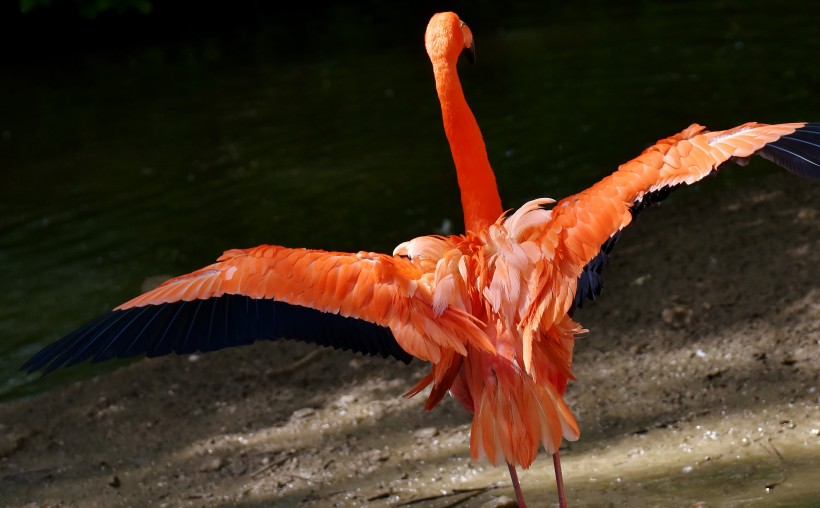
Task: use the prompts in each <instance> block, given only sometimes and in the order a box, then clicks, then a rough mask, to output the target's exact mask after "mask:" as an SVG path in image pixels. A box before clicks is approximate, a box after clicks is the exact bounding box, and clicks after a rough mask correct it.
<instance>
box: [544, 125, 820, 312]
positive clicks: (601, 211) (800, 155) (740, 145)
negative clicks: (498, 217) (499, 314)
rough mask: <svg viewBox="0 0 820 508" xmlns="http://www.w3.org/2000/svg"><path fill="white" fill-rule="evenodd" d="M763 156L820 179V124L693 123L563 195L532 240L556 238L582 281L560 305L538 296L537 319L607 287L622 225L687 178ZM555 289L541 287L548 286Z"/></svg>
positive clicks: (570, 270)
mask: <svg viewBox="0 0 820 508" xmlns="http://www.w3.org/2000/svg"><path fill="white" fill-rule="evenodd" d="M752 155H760V156H762V157H763V158H766V159H768V160H770V161H772V162H774V163H775V164H778V165H780V166H782V167H783V168H785V169H787V170H788V171H790V172H792V173H795V174H797V175H799V176H803V177H806V178H812V179H820V123H790V124H777V125H766V124H758V123H748V124H744V125H741V126H739V127H736V128H734V129H729V130H726V131H719V132H708V131H706V130H705V129H704V128H703V127H702V126H700V125H697V124H695V125H692V126H690V127H689V128H687V129H686V130H684V131H683V132H681V133H679V134H676V135H674V136H671V137H669V138H666V139H662V140H660V141H658V143H657V144H655V145H654V146H651V147H649V148H648V149H646V150H644V152H643V153H642V154H641V155H640V156H638V157H637V158H635V159H633V160H631V161H629V162H627V163H626V164H623V165H622V166H620V168H619V169H618V171H616V172H615V173H613V174H612V175H610V176H608V177H606V178H604V179H603V180H601V181H600V182H598V183H596V184H595V185H593V186H592V187H590V188H589V189H587V190H585V191H582V192H580V193H578V194H575V195H573V196H569V197H567V198H565V199H563V200H561V201H559V202H558V203H557V204H556V205H555V206H554V207H553V209H552V221H551V222H550V223H549V224H548V225H546V226H545V228H543V229H541V230H537V231H533V233H532V235H533V236H534V237H540V239H539V238H533V239H536V240H545V241H548V242H549V243H552V244H556V247H555V249H556V252H558V253H559V257H560V260H561V263H563V265H562V267H561V270H562V272H563V273H564V274H565V275H567V276H568V277H570V278H572V280H573V281H576V287H575V288H574V291H573V292H574V298H573V299H572V300H570V302H569V305H568V306H565V305H564V304H563V303H562V304H560V305H553V304H550V303H549V298H547V295H546V294H542V295H540V296H536V295H533V296H534V298H533V301H534V302H537V303H536V305H534V306H533V307H532V308H531V309H530V311H531V312H530V318H531V319H541V316H542V315H543V314H544V312H546V313H547V314H551V315H552V316H551V317H548V319H556V318H557V317H558V316H560V315H561V314H562V313H563V312H569V313H570V314H572V312H573V311H574V310H575V309H576V308H577V307H580V306H581V305H582V304H583V301H584V300H585V299H594V298H595V297H596V296H597V295H598V294H599V293H600V291H601V286H602V282H601V281H602V278H601V271H602V270H603V268H604V266H605V265H606V260H607V257H608V255H609V252H610V251H611V250H612V247H613V246H614V243H615V241H617V239H618V236H619V234H620V231H621V230H622V229H623V228H624V227H626V226H627V225H628V224H629V223H630V222H631V221H632V219H633V218H634V217H635V216H636V215H637V214H638V213H640V211H641V210H643V209H644V208H646V207H648V206H651V205H654V204H656V203H658V202H660V201H662V200H663V199H664V198H666V196H668V195H669V193H670V192H672V191H673V190H674V189H676V188H678V187H679V186H681V185H683V184H687V185H691V184H693V183H695V182H697V181H699V180H701V179H702V178H704V177H705V176H707V175H709V174H711V173H712V172H714V171H716V170H717V169H718V168H719V167H720V166H721V165H722V164H723V163H725V162H727V161H730V160H734V161H736V162H741V163H743V162H745V160H746V159H748V158H749V157H751V156H752ZM550 290H551V288H542V292H544V291H550ZM550 306H551V307H552V308H549V307H550Z"/></svg>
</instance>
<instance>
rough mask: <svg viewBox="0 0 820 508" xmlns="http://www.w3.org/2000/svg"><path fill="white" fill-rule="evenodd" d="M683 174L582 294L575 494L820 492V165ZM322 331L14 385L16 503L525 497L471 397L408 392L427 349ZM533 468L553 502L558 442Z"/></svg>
mask: <svg viewBox="0 0 820 508" xmlns="http://www.w3.org/2000/svg"><path fill="white" fill-rule="evenodd" d="M678 194H679V196H677V197H676V199H674V200H673V201H672V202H667V203H665V204H663V205H662V206H661V207H659V208H656V209H653V210H649V211H647V212H645V213H644V214H643V215H642V216H641V218H640V219H639V220H638V221H637V223H636V224H634V225H633V226H631V227H630V228H629V230H628V231H627V232H626V233H625V234H624V235H623V238H622V240H621V241H620V242H619V245H618V246H617V247H616V250H615V252H614V256H613V258H612V260H611V263H610V266H609V268H608V269H607V272H606V275H605V284H606V287H605V289H604V294H603V295H602V298H601V299H600V300H599V301H598V302H596V303H595V304H593V305H590V306H589V307H588V308H585V309H582V310H580V311H579V312H578V314H577V315H576V318H577V319H578V320H580V321H581V323H582V324H583V325H584V326H586V327H587V328H589V329H590V330H591V332H590V333H589V334H588V335H586V336H585V337H584V338H582V339H580V340H579V341H578V342H577V344H576V357H575V368H574V372H575V375H576V377H577V382H575V383H573V384H571V385H570V387H569V390H568V392H567V400H568V403H569V405H570V407H571V408H572V409H573V410H574V412H575V414H576V417H577V419H578V421H579V423H580V425H581V428H582V435H581V439H580V441H578V442H576V443H569V444H567V445H566V446H565V448H563V449H562V455H563V465H564V474H565V481H566V484H567V488H568V497H569V500H570V503H571V505H574V506H621V505H624V504H626V502H629V504H630V506H796V505H799V506H811V505H817V504H820V482H818V481H817V480H818V478H820V393H818V387H820V380H818V372H820V284H818V281H820V265H819V264H818V256H817V253H818V252H820V186H819V185H816V184H812V183H806V182H805V181H802V180H799V179H796V178H794V177H792V176H790V175H784V174H776V175H772V176H768V177H765V178H762V179H760V180H757V181H754V182H747V183H745V184H743V185H741V186H738V187H736V188H731V189H728V188H723V189H717V190H716V189H712V190H711V191H710V190H705V191H704V190H701V191H697V190H695V189H686V190H684V191H681V192H679V193H678ZM262 240H275V239H273V238H269V239H260V241H262ZM314 351H317V350H316V349H314V348H312V347H308V346H305V345H302V344H296V343H289V342H279V343H262V344H257V345H254V346H249V347H243V348H237V349H233V350H225V351H222V352H218V353H212V354H207V355H202V356H198V357H176V356H174V357H166V358H160V359H153V360H144V361H139V362H136V363H134V364H132V365H130V366H128V367H125V368H122V369H120V370H118V371H116V372H113V373H109V374H106V375H102V376H99V377H97V378H94V379H90V380H86V381H82V382H77V383H74V384H72V385H70V386H65V387H61V388H58V389H55V390H52V391H50V392H48V393H44V394H41V395H39V396H37V397H34V398H31V399H27V400H22V401H17V402H14V403H11V404H7V405H4V406H2V407H0V505H2V506H10V507H17V506H19V507H23V506H25V507H58V506H72V507H73V506H79V507H91V506H100V507H102V506H106V507H108V506H167V507H175V506H207V507H212V506H245V507H256V506H259V507H262V506H304V507H323V506H363V505H364V506H475V507H482V506H505V505H512V501H511V499H510V498H511V497H512V496H513V493H512V489H511V487H510V484H509V479H508V477H507V471H506V468H505V467H500V468H494V467H492V466H491V465H489V464H488V463H487V462H486V461H479V462H473V461H472V460H470V459H469V448H468V446H469V445H468V442H469V421H470V420H469V415H468V414H467V413H466V412H465V411H464V410H462V409H461V408H460V407H459V406H458V405H457V404H456V403H455V402H454V401H453V400H451V399H446V400H445V402H444V403H443V404H442V405H441V406H440V407H438V408H436V409H435V410H433V411H432V412H429V413H426V412H425V411H424V410H423V408H422V404H423V400H424V397H417V398H415V399H410V400H407V399H404V398H402V396H401V395H402V393H404V392H405V391H406V390H407V389H409V388H410V387H411V386H412V385H413V383H414V382H415V380H417V379H418V378H419V377H420V376H422V375H423V374H424V372H425V366H424V365H423V364H421V363H420V362H414V363H413V364H411V365H410V366H409V367H406V366H404V365H402V364H398V363H394V362H391V361H388V360H383V359H372V358H365V357H361V356H358V355H353V354H347V353H340V352H336V351H329V350H328V351H324V350H320V351H322V352H321V353H314V354H311V353H312V352H314ZM306 355H307V356H306ZM300 360H301V363H300V364H297V365H294V362H297V361H300ZM522 483H523V487H524V492H525V495H526V496H527V499H528V501H530V504H532V506H544V505H552V504H555V499H554V485H553V479H552V463H551V460H550V459H549V457H547V456H546V455H544V454H543V453H542V454H541V455H540V456H539V458H538V460H537V461H536V463H535V465H534V467H533V468H532V469H530V470H528V471H524V472H523V474H522ZM454 492H456V493H455V494H454ZM461 499H464V501H463V503H461V504H454V503H456V502H457V501H458V500H461ZM413 501H418V502H417V503H414V504H410V503H412V502H413ZM698 503H701V504H698Z"/></svg>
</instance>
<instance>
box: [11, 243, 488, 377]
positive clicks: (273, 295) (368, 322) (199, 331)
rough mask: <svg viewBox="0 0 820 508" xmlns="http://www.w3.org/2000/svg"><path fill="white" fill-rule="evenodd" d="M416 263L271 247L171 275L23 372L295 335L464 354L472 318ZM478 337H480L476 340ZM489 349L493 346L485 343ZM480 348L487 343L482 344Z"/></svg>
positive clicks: (393, 349)
mask: <svg viewBox="0 0 820 508" xmlns="http://www.w3.org/2000/svg"><path fill="white" fill-rule="evenodd" d="M420 275H421V272H420V270H419V269H418V268H417V267H416V266H414V265H413V264H412V263H411V262H410V261H408V260H406V259H403V258H399V257H396V258H394V257H392V256H387V255H384V254H373V253H363V252H360V253H358V254H348V253H340V252H325V251H319V250H308V249H288V248H284V247H278V246H268V245H263V246H260V247H256V248H253V249H246V250H239V249H235V250H231V251H227V252H226V253H225V254H224V255H223V256H222V257H220V258H219V260H218V262H217V263H214V264H212V265H210V266H207V267H205V268H202V269H200V270H197V271H195V272H192V273H190V274H188V275H183V276H180V277H176V278H174V279H171V280H169V281H166V282H165V283H163V284H162V285H160V286H159V287H157V288H156V289H154V290H152V291H149V292H147V293H145V294H143V295H140V296H138V297H136V298H134V299H133V300H131V301H129V302H127V303H124V304H122V305H120V306H119V307H117V308H116V309H114V310H113V311H111V312H109V313H108V314H105V315H103V316H101V317H100V318H98V319H97V320H95V321H92V322H91V323H89V324H88V325H86V326H84V327H83V328H81V329H79V330H77V331H75V332H73V333H72V334H70V335H68V336H66V337H64V338H62V339H60V340H58V341H57V342H54V343H53V344H51V345H49V346H47V347H46V348H45V349H43V350H42V351H40V352H39V353H38V354H37V355H35V356H34V357H32V358H31V359H30V360H29V361H28V362H26V364H25V365H24V368H26V369H28V370H29V371H34V370H37V369H41V368H45V370H46V372H48V371H51V370H53V369H55V368H57V367H60V366H61V365H73V364H75V363H79V362H81V361H83V360H86V359H91V360H92V361H101V360H106V359H109V358H114V357H118V358H124V357H130V356H136V355H141V354H144V355H146V356H159V355H166V354H170V353H172V352H174V353H179V354H185V353H193V352H196V351H203V352H205V351H214V350H217V349H222V348H225V347H230V346H240V345H244V344H250V343H252V342H254V341H256V340H276V339H294V340H300V341H303V342H310V343H315V344H319V345H323V346H332V347H336V348H340V349H347V350H352V351H356V352H361V353H365V354H371V355H377V354H380V355H382V356H385V357H388V356H392V357H394V358H396V359H398V360H401V361H404V362H409V361H410V360H411V358H412V357H413V356H417V357H420V358H422V359H426V360H437V358H438V356H439V355H440V353H441V349H442V348H452V349H454V350H456V351H458V352H459V353H462V354H464V353H465V348H464V343H465V342H466V341H468V340H479V341H480V340H481V339H480V337H479V334H478V333H477V332H478V328H477V327H476V326H475V323H474V321H473V320H472V318H470V317H469V316H467V315H466V314H465V313H463V312H461V311H458V310H457V309H452V308H448V309H446V310H445V312H443V313H442V315H441V316H434V315H433V311H432V308H431V305H430V298H431V297H430V295H429V292H428V291H426V289H425V288H424V287H423V286H422V285H421V284H420V283H419V281H418V278H419V277H420ZM476 337H478V339H476ZM485 346H486V344H485ZM479 347H481V346H479Z"/></svg>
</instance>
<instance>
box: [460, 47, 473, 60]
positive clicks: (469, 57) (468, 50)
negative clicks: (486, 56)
mask: <svg viewBox="0 0 820 508" xmlns="http://www.w3.org/2000/svg"><path fill="white" fill-rule="evenodd" d="M461 54H462V55H464V56H466V57H467V61H468V62H470V63H471V64H475V43H472V44H470V47H468V48H464V51H462V52H461Z"/></svg>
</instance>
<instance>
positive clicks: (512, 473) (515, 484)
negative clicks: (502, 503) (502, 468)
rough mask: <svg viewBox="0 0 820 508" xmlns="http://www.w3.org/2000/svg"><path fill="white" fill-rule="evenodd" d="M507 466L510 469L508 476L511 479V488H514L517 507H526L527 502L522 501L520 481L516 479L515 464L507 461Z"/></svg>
mask: <svg viewBox="0 0 820 508" xmlns="http://www.w3.org/2000/svg"><path fill="white" fill-rule="evenodd" d="M507 467H508V468H509V469H510V478H511V479H512V484H513V489H514V490H515V500H516V502H517V503H518V508H527V503H526V502H525V501H524V493H523V492H521V483H519V481H518V473H516V472H515V466H514V465H512V464H511V463H509V462H507Z"/></svg>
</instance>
